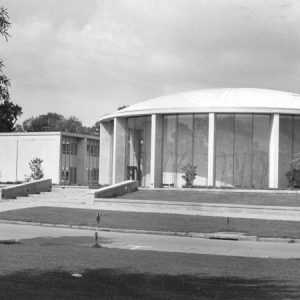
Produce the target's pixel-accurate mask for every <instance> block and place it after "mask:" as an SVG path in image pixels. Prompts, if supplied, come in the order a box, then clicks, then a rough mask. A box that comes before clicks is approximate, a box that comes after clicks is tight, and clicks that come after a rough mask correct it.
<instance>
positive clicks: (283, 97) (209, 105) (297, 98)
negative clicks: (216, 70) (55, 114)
mask: <svg viewBox="0 0 300 300" xmlns="http://www.w3.org/2000/svg"><path fill="white" fill-rule="evenodd" d="M208 112H214V113H265V114H266V113H268V114H274V113H280V114H300V95H299V94H294V93H289V92H283V91H275V90H267V89H254V88H231V89H229V88H228V89H205V90H196V91H190V92H185V93H180V94H173V95H166V96H162V97H158V98H153V99H150V100H146V101H143V102H139V103H136V104H133V105H131V106H129V107H126V108H124V109H122V110H120V111H116V112H114V113H112V114H109V115H104V116H102V117H101V118H100V121H109V120H111V119H113V118H115V117H129V116H141V115H151V114H178V113H208Z"/></svg>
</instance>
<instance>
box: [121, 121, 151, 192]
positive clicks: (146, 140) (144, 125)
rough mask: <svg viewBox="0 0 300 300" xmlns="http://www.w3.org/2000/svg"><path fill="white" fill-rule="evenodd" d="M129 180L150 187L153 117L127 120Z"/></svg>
mask: <svg viewBox="0 0 300 300" xmlns="http://www.w3.org/2000/svg"><path fill="white" fill-rule="evenodd" d="M127 142H128V143H127V178H128V179H134V180H138V181H139V184H140V185H141V186H144V187H149V186H150V153H151V117H150V116H149V117H136V118H128V120H127Z"/></svg>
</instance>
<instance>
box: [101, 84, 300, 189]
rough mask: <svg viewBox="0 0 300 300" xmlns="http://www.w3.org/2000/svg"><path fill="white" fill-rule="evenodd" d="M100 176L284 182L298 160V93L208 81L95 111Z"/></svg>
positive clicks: (150, 183)
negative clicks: (189, 173)
mask: <svg viewBox="0 0 300 300" xmlns="http://www.w3.org/2000/svg"><path fill="white" fill-rule="evenodd" d="M100 121H101V123H100V174H99V183H100V184H112V183H117V182H120V181H123V180H126V179H130V178H134V179H137V180H138V181H139V183H140V185H141V186H144V187H150V188H151V187H152V188H154V187H162V186H170V187H173V186H174V187H182V186H183V185H184V184H185V181H184V179H183V178H182V176H183V173H184V171H183V169H184V168H185V167H186V166H188V165H191V166H194V167H196V173H197V175H196V178H195V180H194V185H196V186H199V187H236V188H253V189H266V188H287V187H288V178H287V176H286V173H287V172H288V171H290V170H293V169H297V168H298V165H297V158H298V157H299V161H300V134H299V132H300V131H299V130H300V96H299V95H298V94H292V93H288V92H281V91H273V90H264V89H246V88H238V89H210V90H198V91H191V92H186V93H181V94H176V95H168V96H164V97H159V98H155V99H151V100H148V101H144V102H141V103H138V104H135V105H132V106H129V107H127V108H125V109H122V110H120V111H117V112H116V113H114V114H111V115H107V116H104V117H102V118H101V120H100Z"/></svg>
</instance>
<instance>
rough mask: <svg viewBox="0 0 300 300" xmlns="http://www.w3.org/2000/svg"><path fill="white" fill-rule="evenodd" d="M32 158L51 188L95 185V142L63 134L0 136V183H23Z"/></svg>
mask: <svg viewBox="0 0 300 300" xmlns="http://www.w3.org/2000/svg"><path fill="white" fill-rule="evenodd" d="M35 157H38V158H40V159H42V160H43V163H42V168H43V171H44V175H45V178H51V179H52V182H53V183H55V184H65V185H69V184H74V185H76V184H78V185H92V184H96V183H98V178H99V138H98V137H94V136H87V135H81V134H73V133H67V132H16V133H14V132H13V133H0V182H8V181H12V182H14V181H24V178H25V176H28V175H30V174H31V170H30V168H29V162H30V161H31V160H32V159H34V158H35Z"/></svg>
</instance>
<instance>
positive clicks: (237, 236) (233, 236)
mask: <svg viewBox="0 0 300 300" xmlns="http://www.w3.org/2000/svg"><path fill="white" fill-rule="evenodd" d="M0 224H15V225H31V226H43V227H54V228H64V229H81V230H91V231H97V230H98V227H96V226H81V225H66V224H50V223H37V222H24V221H13V220H0ZM99 231H103V232H120V233H135V234H153V235H165V236H178V237H192V238H202V239H214V240H230V241H249V242H250V241H251V242H276V243H279V242H280V243H300V239H293V238H265V237H257V236H247V235H245V234H243V233H240V232H214V233H199V232H176V231H157V230H142V229H121V228H111V227H99Z"/></svg>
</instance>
